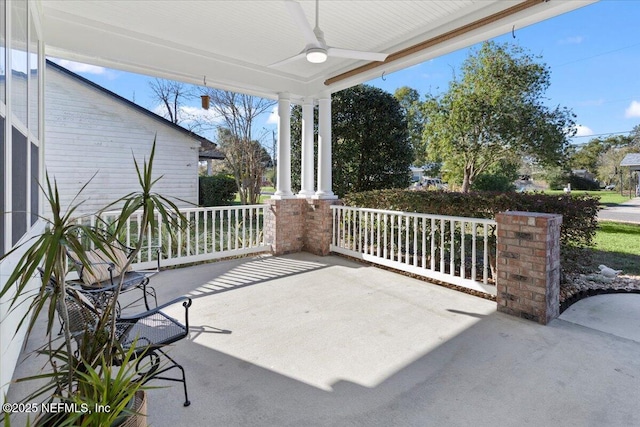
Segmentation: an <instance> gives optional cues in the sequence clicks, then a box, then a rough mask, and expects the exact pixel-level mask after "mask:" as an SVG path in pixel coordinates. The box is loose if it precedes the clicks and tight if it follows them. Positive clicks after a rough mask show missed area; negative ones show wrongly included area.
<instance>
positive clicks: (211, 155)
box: [199, 142, 224, 176]
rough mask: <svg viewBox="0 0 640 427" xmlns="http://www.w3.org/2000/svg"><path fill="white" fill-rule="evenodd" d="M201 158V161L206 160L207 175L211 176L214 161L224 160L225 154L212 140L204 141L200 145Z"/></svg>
mask: <svg viewBox="0 0 640 427" xmlns="http://www.w3.org/2000/svg"><path fill="white" fill-rule="evenodd" d="M199 158H200V161H201V162H206V164H207V176H211V175H213V165H214V163H213V162H214V161H217V162H218V163H220V161H221V160H224V155H223V154H222V153H221V152H220V151H218V149H217V148H216V144H214V143H212V142H203V143H202V144H201V145H200V153H199Z"/></svg>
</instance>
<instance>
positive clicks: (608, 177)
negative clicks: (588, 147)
mask: <svg viewBox="0 0 640 427" xmlns="http://www.w3.org/2000/svg"><path fill="white" fill-rule="evenodd" d="M634 132H638V133H640V126H636V127H634V128H633V130H632V131H631V133H630V134H629V135H628V136H627V135H615V136H610V137H608V138H606V139H603V140H601V141H600V143H601V144H602V145H603V147H604V149H603V150H602V151H601V152H600V154H599V156H598V159H597V163H596V165H597V171H598V179H599V180H600V181H602V182H604V183H606V184H615V185H620V184H621V183H620V162H621V161H622V159H623V158H624V156H626V155H627V154H629V153H640V138H637V137H636V135H637V134H636V133H634ZM592 141H593V140H592ZM592 141H589V143H591V142H592ZM622 184H623V185H624V179H623V182H622Z"/></svg>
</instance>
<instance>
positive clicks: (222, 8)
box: [40, 0, 595, 101]
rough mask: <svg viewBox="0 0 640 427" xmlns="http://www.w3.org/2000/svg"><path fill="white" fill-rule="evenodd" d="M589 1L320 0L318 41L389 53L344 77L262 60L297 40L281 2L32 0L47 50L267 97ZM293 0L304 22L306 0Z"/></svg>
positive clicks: (343, 64)
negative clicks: (35, 0)
mask: <svg viewBox="0 0 640 427" xmlns="http://www.w3.org/2000/svg"><path fill="white" fill-rule="evenodd" d="M594 1H595V0H551V1H544V0H520V1H514V0H455V1H435V0H389V1H384V0H374V1H364V0H320V27H321V29H322V30H323V31H324V34H325V38H326V41H327V44H328V45H330V46H335V47H340V48H346V49H355V50H365V51H377V52H384V53H390V54H392V55H391V56H390V58H388V59H387V61H386V62H385V63H380V64H379V65H378V66H377V67H375V68H371V69H366V70H360V71H359V72H357V73H354V74H353V75H345V74H344V73H347V72H350V71H352V70H354V69H356V68H358V67H360V66H363V65H366V64H367V63H366V62H364V61H354V60H349V59H343V58H329V59H328V60H327V61H326V62H325V63H323V64H310V63H308V62H306V61H305V60H304V59H302V60H299V61H297V62H295V63H290V64H287V65H285V66H282V67H278V68H270V67H268V65H269V64H273V63H275V62H277V61H280V60H283V59H285V58H288V57H290V56H292V55H295V54H297V53H299V52H300V51H301V50H302V49H303V48H304V46H305V41H304V39H303V37H302V34H301V33H300V32H299V30H298V27H297V26H296V25H295V23H294V21H293V20H292V18H291V16H290V15H289V13H288V11H287V8H286V7H285V2H284V1H283V0H253V1H251V0H235V1H223V0H208V1H204V0H201V1H193V0H173V1H170V0H158V1H153V0H137V1H133V0H128V1H124V0H121V1H114V0H111V1H107V0H40V6H41V8H42V12H43V16H44V19H43V21H44V31H45V40H46V54H47V55H50V56H55V57H60V58H65V59H70V60H75V61H79V62H85V63H90V64H95V65H100V66H105V67H109V68H115V69H121V70H125V71H131V72H137V73H142V74H149V75H154V76H158V77H163V78H168V79H173V80H180V81H184V82H187V83H193V84H200V85H202V84H203V82H204V80H205V77H206V83H207V85H208V86H212V87H219V88H223V89H229V90H234V91H239V92H245V93H250V94H253V95H258V96H264V97H269V98H275V97H277V94H278V93H281V92H289V93H290V94H291V96H292V100H294V101H296V100H297V99H300V98H302V97H305V96H314V95H317V94H319V93H320V92H322V91H326V90H328V91H330V92H335V91H338V90H341V89H344V88H346V87H349V86H352V85H354V84H358V83H362V82H364V81H367V80H370V79H372V78H375V77H377V76H380V75H381V74H382V72H383V71H384V72H386V73H390V72H393V71H397V70H399V69H402V68H406V67H409V66H411V65H415V64H417V63H420V62H423V61H426V60H428V59H431V58H434V57H437V56H440V55H443V54H446V53H448V52H451V51H454V50H456V49H460V48H462V47H465V46H469V45H471V44H473V43H476V42H479V41H482V40H486V39H489V38H491V37H494V36H497V35H499V34H504V33H506V32H509V31H511V30H512V28H514V27H515V29H516V31H517V29H518V28H522V27H524V26H526V25H530V24H533V23H535V22H539V21H541V20H544V19H547V18H550V17H553V16H556V15H559V14H561V13H564V12H567V11H570V10H573V9H576V8H579V7H582V6H584V5H586V4H589V3H593V2H594ZM299 3H300V4H301V5H302V8H303V10H304V12H305V14H306V16H307V19H308V21H309V22H310V23H311V24H312V25H313V23H314V22H315V2H314V1H309V0H302V1H299ZM525 6H526V7H525ZM514 8H517V9H518V10H517V11H514ZM500 14H502V15H500ZM425 41H431V42H429V46H427V47H426V48H424V46H423V48H421V49H416V52H413V53H410V54H409V53H407V52H405V53H403V54H402V55H393V54H394V53H397V52H401V51H403V50H404V49H407V48H410V47H411V46H415V45H417V44H419V43H424V42H425ZM398 56H402V57H400V58H398ZM336 77H337V78H336ZM332 78H333V79H332ZM329 79H332V80H330V83H329V82H328V80H329Z"/></svg>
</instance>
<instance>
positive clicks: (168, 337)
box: [56, 288, 191, 406]
mask: <svg viewBox="0 0 640 427" xmlns="http://www.w3.org/2000/svg"><path fill="white" fill-rule="evenodd" d="M178 303H182V306H183V307H184V310H185V311H184V322H180V321H178V320H176V319H174V318H173V317H171V316H169V315H167V314H166V313H164V312H163V311H162V310H163V309H165V308H166V307H169V306H172V305H175V304H178ZM64 304H66V308H67V314H68V321H69V329H70V331H71V334H72V336H73V338H74V339H75V340H76V342H77V344H78V346H82V345H83V344H84V343H83V340H91V339H95V337H96V335H100V334H98V332H99V331H98V330H97V329H98V328H99V326H98V325H99V319H100V317H101V312H100V311H99V309H97V308H96V307H95V306H94V305H93V304H92V302H91V301H90V300H89V299H88V298H85V297H84V296H83V292H82V291H79V290H78V289H73V288H70V289H68V290H67V295H66V297H65V298H64ZM190 306H191V298H188V297H180V298H176V299H174V300H172V301H170V302H168V303H166V304H162V305H160V306H158V307H156V308H154V309H151V310H147V311H145V312H143V313H139V314H136V315H132V316H121V317H118V318H117V320H116V338H117V340H118V342H119V343H120V344H121V345H122V348H123V349H124V350H125V351H127V350H130V349H131V347H132V346H133V345H135V350H134V355H133V359H135V363H136V371H137V372H138V375H139V380H140V381H143V383H146V382H148V381H150V380H151V379H161V380H166V381H176V382H181V383H182V385H183V388H184V399H185V400H184V406H189V405H190V404H191V402H190V401H189V397H188V394H187V380H186V377H185V371H184V368H183V367H182V365H180V364H179V363H178V362H176V361H175V360H174V359H173V358H172V357H170V356H169V355H168V354H167V353H166V352H165V351H164V350H163V348H164V347H166V346H167V345H170V344H173V343H175V342H178V341H180V340H181V339H183V338H185V337H186V336H187V335H188V334H189V307H190ZM56 309H57V311H58V315H59V316H62V307H61V299H59V300H58V304H57V307H56ZM103 331H104V332H105V333H108V330H107V328H103ZM162 356H164V358H166V360H167V361H168V363H167V364H166V365H164V366H161V365H160V363H161V359H162ZM115 364H116V365H117V364H118V362H117V361H115ZM174 368H177V369H179V370H180V372H181V375H180V378H172V377H167V376H164V374H165V373H166V372H167V371H169V370H171V369H174Z"/></svg>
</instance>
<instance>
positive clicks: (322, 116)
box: [315, 92, 337, 199]
mask: <svg viewBox="0 0 640 427" xmlns="http://www.w3.org/2000/svg"><path fill="white" fill-rule="evenodd" d="M331 187H332V181H331V94H330V93H329V92H325V93H323V94H322V95H321V97H320V99H319V100H318V191H316V195H315V197H316V198H318V199H337V197H336V196H335V195H334V194H333V191H331Z"/></svg>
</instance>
